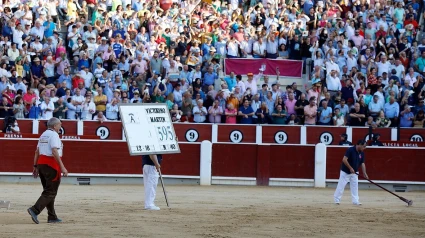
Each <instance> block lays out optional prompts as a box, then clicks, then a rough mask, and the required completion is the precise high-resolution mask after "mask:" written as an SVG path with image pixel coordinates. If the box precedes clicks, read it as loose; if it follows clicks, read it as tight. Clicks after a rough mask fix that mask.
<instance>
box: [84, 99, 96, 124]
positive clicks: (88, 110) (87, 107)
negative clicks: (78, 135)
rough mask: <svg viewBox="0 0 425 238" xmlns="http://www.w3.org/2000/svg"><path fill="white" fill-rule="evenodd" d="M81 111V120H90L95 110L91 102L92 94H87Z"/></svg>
mask: <svg viewBox="0 0 425 238" xmlns="http://www.w3.org/2000/svg"><path fill="white" fill-rule="evenodd" d="M82 106H83V112H82V114H81V119H82V120H91V119H92V118H93V114H94V113H95V112H96V105H95V104H94V102H92V96H91V95H87V96H86V100H85V101H84V103H83V105H82Z"/></svg>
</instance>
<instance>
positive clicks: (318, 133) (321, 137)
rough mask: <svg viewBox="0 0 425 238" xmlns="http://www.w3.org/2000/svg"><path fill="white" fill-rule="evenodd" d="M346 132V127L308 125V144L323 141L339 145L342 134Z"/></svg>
mask: <svg viewBox="0 0 425 238" xmlns="http://www.w3.org/2000/svg"><path fill="white" fill-rule="evenodd" d="M346 132H347V128H345V127H322V126H307V144H314V145H315V144H317V143H320V142H323V143H325V144H327V145H329V144H330V145H338V143H339V141H340V140H341V134H343V133H346Z"/></svg>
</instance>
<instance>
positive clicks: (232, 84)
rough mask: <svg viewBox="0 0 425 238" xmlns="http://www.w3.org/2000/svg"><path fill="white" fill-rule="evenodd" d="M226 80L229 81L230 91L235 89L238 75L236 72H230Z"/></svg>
mask: <svg viewBox="0 0 425 238" xmlns="http://www.w3.org/2000/svg"><path fill="white" fill-rule="evenodd" d="M224 81H226V83H227V87H228V88H229V91H233V88H234V87H235V86H236V84H237V82H236V77H235V73H234V72H230V75H229V76H227V77H225V78H224Z"/></svg>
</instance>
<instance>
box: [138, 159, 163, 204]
mask: <svg viewBox="0 0 425 238" xmlns="http://www.w3.org/2000/svg"><path fill="white" fill-rule="evenodd" d="M142 160H143V184H144V185H145V210H154V211H158V210H160V208H159V207H157V206H155V196H156V187H157V186H158V178H159V173H158V172H159V171H160V169H161V161H162V155H142Z"/></svg>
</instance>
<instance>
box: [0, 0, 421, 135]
mask: <svg viewBox="0 0 425 238" xmlns="http://www.w3.org/2000/svg"><path fill="white" fill-rule="evenodd" d="M170 3H171V5H170V6H168V5H167V6H166V5H165V4H164V5H162V6H160V5H159V3H158V2H157V1H148V0H146V1H145V0H86V1H75V0H68V1H66V0H60V1H55V0H33V1H26V0H4V1H3V4H2V6H1V8H0V13H1V24H0V27H1V33H2V34H1V36H0V57H1V63H0V78H1V81H0V93H1V95H0V96H1V104H0V118H4V117H7V116H14V117H15V118H18V119H19V118H33V119H38V118H43V119H49V118H51V117H58V118H61V119H80V120H99V121H101V122H103V121H106V120H119V115H118V105H117V104H118V103H166V104H167V106H168V108H169V109H170V113H171V117H172V119H173V121H180V122H197V123H201V122H210V123H242V124H254V123H259V124H264V123H269V124H289V125H296V124H299V125H302V124H305V125H335V126H344V125H351V126H373V127H389V126H391V127H394V126H398V125H400V126H401V127H424V121H425V118H424V110H425V106H424V97H425V86H424V79H423V77H424V72H425V67H424V66H425V38H423V37H421V36H423V35H422V34H423V24H422V25H420V24H419V22H420V21H421V19H420V18H421V17H423V14H422V9H423V3H421V2H419V3H418V2H417V0H411V1H400V0H396V1H383V0H380V1H377V0H360V1H353V2H351V1H344V0H342V1H339V2H337V1H336V0H330V1H314V0H301V1H292V0H286V1H283V0H282V1H277V0H262V1H240V0H239V1H238V0H229V1H220V0H214V1H212V2H211V3H208V2H207V1H195V0H173V1H171V2H170ZM168 7H169V8H168ZM61 22H62V23H61ZM417 39H419V40H418V41H417ZM225 58H272V59H291V60H303V61H304V62H305V64H304V67H307V70H306V69H305V71H306V72H309V70H308V67H310V66H311V68H312V70H311V71H312V73H311V75H308V76H307V77H308V78H309V80H311V85H312V86H311V87H307V85H303V86H301V87H300V89H298V87H297V84H296V83H289V85H288V82H285V79H280V80H279V74H280V72H279V69H276V75H277V78H276V79H275V76H269V75H263V73H262V71H260V73H259V74H256V75H254V74H253V73H248V74H247V75H246V77H247V80H245V79H243V78H245V75H244V76H241V75H235V74H234V73H231V74H230V75H224V76H222V72H223V68H224V67H223V66H224V65H223V64H224V60H223V59H225ZM307 59H311V62H312V63H311V65H310V64H307V62H310V61H307ZM260 66H261V65H259V67H258V68H260ZM252 72H258V69H252ZM272 78H273V79H272ZM283 82H285V83H283ZM281 83H282V85H281ZM308 85H310V84H308ZM300 90H302V91H304V92H305V93H303V92H302V91H300Z"/></svg>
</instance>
